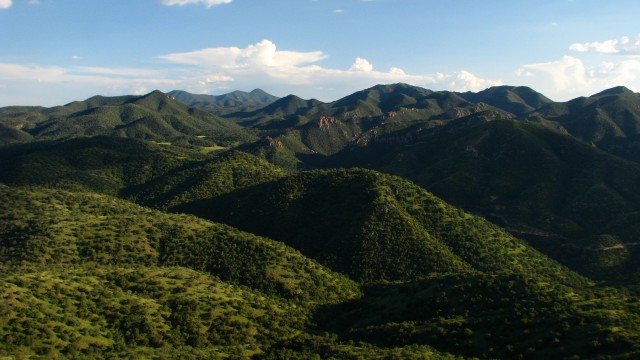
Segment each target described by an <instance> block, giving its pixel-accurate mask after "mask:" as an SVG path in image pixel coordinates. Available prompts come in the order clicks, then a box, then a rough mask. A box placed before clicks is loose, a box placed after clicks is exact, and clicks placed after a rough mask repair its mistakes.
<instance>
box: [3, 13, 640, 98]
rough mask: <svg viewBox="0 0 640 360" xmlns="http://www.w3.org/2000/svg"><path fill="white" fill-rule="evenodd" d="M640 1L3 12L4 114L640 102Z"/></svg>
mask: <svg viewBox="0 0 640 360" xmlns="http://www.w3.org/2000/svg"><path fill="white" fill-rule="evenodd" d="M638 13H640V2H637V1H632V0H620V1H615V2H598V1H595V0H543V1H535V2H534V1H529V0H527V1H518V2H507V1H499V0H488V1H482V2H480V1H473V0H456V1H447V2H441V1H435V0H395V1H392V0H304V1H299V0H298V1H293V0H271V1H261V2H251V1H249V0H141V1H135V2H131V1H121V0H116V1H108V0H96V1H90V2H89V1H82V0H0V34H3V36H0V106H8V105H43V106H53V105H60V104H64V103H68V102H70V101H73V100H82V99H86V98H88V97H90V96H93V95H98V94H99V95H106V96H113V95H123V94H143V93H147V92H149V91H151V90H154V89H159V90H161V91H170V90H174V89H179V90H186V91H189V92H193V93H206V94H214V95H216V94H222V93H227V92H230V91H233V90H244V91H250V90H252V89H254V88H261V89H263V90H265V91H267V92H269V93H271V94H274V95H277V96H285V95H287V94H290V93H292V94H296V95H298V96H301V97H304V98H317V99H319V100H323V101H332V100H336V99H338V98H340V97H343V96H346V95H348V94H350V93H352V92H354V91H357V90H361V89H363V88H367V87H370V86H373V85H375V84H388V83H397V82H404V83H408V84H412V85H416V86H421V87H425V88H428V89H432V90H452V91H479V90H482V89H485V88H487V87H490V86H495V85H503V84H507V85H524V86H530V87H532V88H534V89H535V90H537V91H540V92H542V93H543V94H544V95H546V96H548V97H550V98H551V99H553V100H556V101H564V100H569V99H571V98H574V97H577V96H587V95H590V94H593V93H596V92H599V91H601V90H603V89H605V88H610V87H613V86H618V85H623V86H626V87H628V88H630V89H632V90H634V91H639V90H640V26H639V25H638V22H637V14H638Z"/></svg>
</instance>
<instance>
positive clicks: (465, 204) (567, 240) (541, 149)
mask: <svg viewBox="0 0 640 360" xmlns="http://www.w3.org/2000/svg"><path fill="white" fill-rule="evenodd" d="M333 160H335V162H332V163H330V165H329V166H336V165H340V166H360V167H367V168H373V169H378V170H381V171H384V172H388V173H392V174H396V175H399V176H402V177H405V178H408V179H411V180H413V181H415V182H416V183H418V184H420V185H422V186H424V187H425V188H426V189H428V190H430V191H432V192H433V193H435V194H436V195H438V196H440V197H442V198H443V199H445V200H446V201H448V202H450V203H452V204H454V205H456V206H460V207H462V208H464V209H467V210H469V211H473V212H477V213H480V214H483V215H484V216H485V217H487V218H489V219H491V220H492V221H494V222H496V223H497V224H500V225H501V226H504V227H506V228H508V229H510V230H511V231H512V232H513V233H515V234H518V235H519V236H523V237H525V238H527V239H528V240H529V241H530V243H532V244H534V245H536V247H538V248H539V249H541V250H543V251H544V252H545V253H547V254H549V255H552V256H553V257H555V258H558V259H560V260H561V261H562V262H564V263H566V264H568V265H571V266H572V267H574V268H575V269H577V270H580V271H582V272H584V273H585V274H588V275H590V276H596V277H606V276H608V275H612V274H613V275H615V274H618V273H629V272H636V271H638V268H637V267H636V266H635V264H637V261H635V260H634V259H635V258H636V257H637V256H638V255H637V253H636V251H635V248H634V247H633V246H632V245H629V246H626V245H625V244H626V243H633V242H635V240H634V239H635V238H636V236H637V228H636V227H635V226H633V225H632V220H631V219H634V218H635V217H634V216H635V214H636V212H637V211H638V210H639V209H640V198H639V197H638V195H637V193H636V192H635V188H636V187H635V186H634V184H638V183H640V167H638V165H637V164H635V163H632V162H628V161H624V160H622V159H619V158H616V157H614V156H611V155H609V154H606V153H603V152H601V151H598V150H597V149H594V148H593V147H591V146H588V145H587V144H584V143H582V142H581V141H578V140H576V139H574V138H572V137H570V136H567V135H563V134H560V133H558V132H556V131H552V130H550V129H548V128H547V127H545V126H541V125H538V124H535V123H530V122H523V121H514V120H506V119H503V120H492V118H486V117H484V118H483V117H477V116H471V117H468V118H463V119H460V120H456V121H454V122H452V123H450V124H449V125H446V126H442V127H438V128H429V127H428V126H425V125H416V126H415V127H413V128H410V129H408V130H406V132H404V133H399V134H395V136H394V135H388V136H380V137H378V138H374V139H372V141H371V144H370V145H369V146H366V147H353V148H350V149H347V150H345V151H344V152H342V153H340V154H338V155H336V156H335V157H334V159H333ZM623 223H624V224H626V225H623V226H620V225H621V224H623ZM606 234H611V235H613V239H616V240H615V243H612V244H599V243H597V239H594V238H592V237H593V236H601V235H606ZM591 239H594V240H591ZM598 256H602V257H605V258H609V260H606V261H605V260H604V259H603V261H596V262H594V261H593V260H594V257H598Z"/></svg>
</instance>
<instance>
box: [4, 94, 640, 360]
mask: <svg viewBox="0 0 640 360" xmlns="http://www.w3.org/2000/svg"><path fill="white" fill-rule="evenodd" d="M639 101H640V100H639V98H638V94H636V93H633V92H632V91H630V90H628V89H626V88H623V87H616V88H612V89H609V90H605V91H603V92H601V93H598V94H596V95H593V96H591V97H585V98H578V99H574V100H572V101H569V102H566V103H556V102H552V101H551V100H549V99H548V98H546V97H544V96H543V95H542V94H539V93H537V92H536V91H534V90H533V89H530V88H527V87H513V86H499V87H492V88H488V89H486V90H483V91H480V92H478V93H471V92H466V93H455V92H448V91H431V90H427V89H423V88H420V87H415V86H410V85H407V84H391V85H377V86H374V87H371V88H368V89H364V90H362V91H358V92H355V93H353V94H351V95H349V96H347V97H344V98H342V99H339V100H336V101H334V102H329V103H323V102H319V101H317V100H305V99H301V98H299V97H297V96H295V95H290V96H287V97H285V98H281V99H277V98H275V97H272V96H271V95H269V94H266V93H264V92H262V91H260V90H254V91H252V92H251V93H245V92H233V93H229V94H225V95H221V96H215V97H214V96H210V95H194V94H189V93H186V92H181V91H174V92H171V93H170V94H169V95H167V94H163V93H161V92H158V91H154V92H152V93H150V94H147V95H144V96H117V97H103V96H95V97H92V98H89V99H87V100H84V101H76V102H73V103H70V104H67V105H64V106H57V107H52V108H43V107H28V106H14V107H6V108H0V299H2V300H0V358H1V357H10V358H47V359H49V358H87V359H94V358H153V359H156V358H157V359H174V358H175V359H178V358H179V359H182V358H185V359H209V358H232V359H235V358H255V359H451V358H490V359H494V358H495V359H524V358H532V359H533V358H536V359H537V358H553V359H555V358H575V359H577V358H596V357H597V358H613V359H627V358H628V359H631V358H637V357H640V301H639V294H640V286H639V285H638V279H639V278H640V276H639V274H640V267H639V266H638V264H640V247H639V246H638V241H637V239H638V237H639V236H640V225H638V224H640V222H639V220H640V217H639V214H640V195H639V194H638V192H637V189H638V188H639V185H640V165H638V163H637V159H636V158H635V157H634V156H635V155H634V154H635V152H634V151H635V150H636V147H637V146H636V145H637V144H635V143H636V142H637V141H636V140H637V139H636V135H637V134H636V133H637V131H636V130H637V126H636V125H637V121H636V120H638V119H637V118H638V117H637V116H636V115H637V113H638V111H637V108H638V104H639ZM216 114H217V115H216ZM441 199H442V200H441Z"/></svg>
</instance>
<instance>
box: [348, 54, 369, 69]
mask: <svg viewBox="0 0 640 360" xmlns="http://www.w3.org/2000/svg"><path fill="white" fill-rule="evenodd" d="M351 70H352V71H364V72H371V71H372V70H373V65H371V63H370V62H369V61H368V60H367V59H363V58H360V57H357V58H356V62H354V63H353V65H351Z"/></svg>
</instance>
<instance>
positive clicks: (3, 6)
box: [0, 0, 13, 9]
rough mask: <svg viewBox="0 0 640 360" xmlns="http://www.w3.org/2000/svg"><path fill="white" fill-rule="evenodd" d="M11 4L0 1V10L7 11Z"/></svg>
mask: <svg viewBox="0 0 640 360" xmlns="http://www.w3.org/2000/svg"><path fill="white" fill-rule="evenodd" d="M12 4H13V1H12V0H0V9H8V8H10V7H11V5H12Z"/></svg>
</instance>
